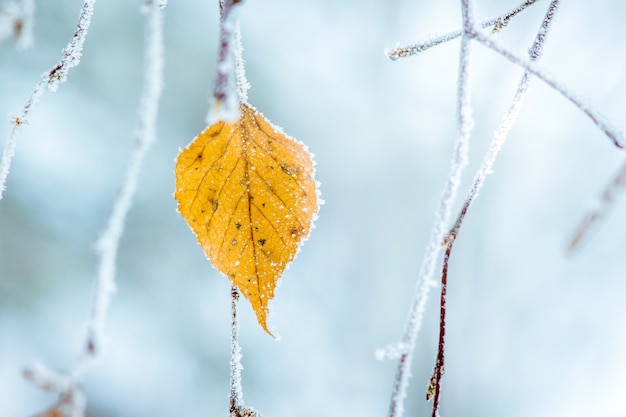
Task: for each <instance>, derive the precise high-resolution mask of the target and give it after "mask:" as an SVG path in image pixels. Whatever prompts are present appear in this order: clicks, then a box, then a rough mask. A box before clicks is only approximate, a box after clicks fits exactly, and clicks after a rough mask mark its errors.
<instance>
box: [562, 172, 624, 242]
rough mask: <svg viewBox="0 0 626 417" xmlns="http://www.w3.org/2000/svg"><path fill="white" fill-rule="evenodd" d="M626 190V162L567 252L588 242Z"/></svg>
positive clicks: (573, 239) (584, 222)
mask: <svg viewBox="0 0 626 417" xmlns="http://www.w3.org/2000/svg"><path fill="white" fill-rule="evenodd" d="M624 189H626V160H625V161H624V163H623V164H622V166H621V167H620V168H619V170H618V171H617V173H616V174H615V175H614V176H613V178H612V179H611V181H610V182H609V184H608V185H607V186H606V188H605V189H604V191H603V192H602V194H601V195H600V197H599V198H598V201H597V203H596V205H595V207H594V209H592V210H590V211H589V212H588V213H587V214H586V215H585V217H584V218H583V220H582V221H581V222H580V224H579V226H578V228H577V230H576V232H575V233H574V236H573V237H572V239H571V240H570V243H569V245H568V248H567V251H568V252H569V253H574V252H576V251H577V250H578V249H580V248H581V246H582V245H583V244H584V243H585V242H586V241H587V239H588V238H589V236H590V235H591V233H592V232H594V231H595V230H596V229H597V227H598V226H599V224H600V222H601V221H602V220H603V219H604V218H605V217H606V216H607V214H608V213H609V211H610V210H611V208H612V207H613V206H614V205H615V203H616V202H617V197H619V195H620V194H622V193H623V192H624Z"/></svg>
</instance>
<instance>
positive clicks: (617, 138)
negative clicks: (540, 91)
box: [471, 31, 626, 149]
mask: <svg viewBox="0 0 626 417" xmlns="http://www.w3.org/2000/svg"><path fill="white" fill-rule="evenodd" d="M471 36H472V38H473V39H476V40H477V41H478V42H480V43H482V44H483V45H484V46H486V47H487V48H489V49H491V50H493V51H495V52H497V53H498V54H500V55H502V56H503V57H505V58H506V59H508V60H509V61H511V62H512V63H514V64H517V65H519V66H521V67H522V68H524V69H525V70H526V71H527V72H529V73H530V74H532V75H534V76H536V77H537V78H539V79H541V80H542V81H544V82H545V83H546V84H548V85H549V86H550V87H552V88H553V89H554V90H556V91H557V92H558V93H560V94H561V95H562V96H563V97H565V98H566V99H568V100H569V101H570V102H571V103H572V104H574V105H575V106H576V107H578V108H579V109H580V110H581V111H582V112H583V113H585V114H586V115H587V116H588V117H589V118H590V119H591V120H592V121H593V123H595V125H596V126H597V127H598V128H599V129H600V130H602V132H604V134H605V135H606V136H607V137H608V138H609V139H610V140H611V142H613V145H615V146H616V147H618V148H620V149H622V148H624V143H625V142H626V141H625V140H624V135H623V133H622V132H621V131H619V130H617V129H615V128H614V127H613V126H611V125H610V123H609V122H608V120H606V118H605V117H604V116H603V115H601V114H600V113H598V112H597V111H595V110H594V109H593V108H592V106H590V105H589V104H588V103H587V102H586V101H585V100H583V99H582V98H580V97H578V96H577V95H576V94H574V93H573V92H572V91H571V90H569V89H568V88H567V87H565V86H564V85H563V84H561V83H560V82H559V81H557V79H556V78H554V77H552V76H550V75H548V74H547V73H545V72H544V71H543V70H542V69H541V68H539V67H538V66H537V65H536V64H534V63H533V62H532V61H531V60H529V59H525V58H523V57H521V56H519V55H517V54H516V53H515V52H513V51H511V50H509V49H508V48H506V47H505V46H504V45H502V44H501V43H499V42H497V41H496V40H495V39H492V38H491V37H489V36H487V35H485V34H484V33H481V32H479V31H475V32H474V33H472V34H471Z"/></svg>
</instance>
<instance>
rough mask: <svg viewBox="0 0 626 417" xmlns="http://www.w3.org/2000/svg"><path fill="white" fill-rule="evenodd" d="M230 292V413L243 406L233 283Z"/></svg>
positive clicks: (235, 291) (236, 299)
mask: <svg viewBox="0 0 626 417" xmlns="http://www.w3.org/2000/svg"><path fill="white" fill-rule="evenodd" d="M230 294H231V297H232V299H231V304H230V309H231V322H230V329H231V330H230V332H231V333H230V397H229V398H230V413H231V415H232V414H233V413H236V412H237V410H238V409H241V408H242V407H243V392H242V388H241V369H242V366H241V346H240V345H239V324H238V323H237V301H239V291H238V290H237V287H235V286H234V285H233V286H232V288H231V290H230Z"/></svg>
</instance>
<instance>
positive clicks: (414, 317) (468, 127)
mask: <svg viewBox="0 0 626 417" xmlns="http://www.w3.org/2000/svg"><path fill="white" fill-rule="evenodd" d="M461 8H462V15H463V30H464V34H463V36H462V38H461V48H460V56H459V76H458V86H457V121H458V128H459V138H458V139H457V141H456V143H455V146H454V152H453V159H452V164H451V167H450V172H449V174H448V179H447V181H446V184H445V186H444V190H443V193H442V196H441V199H440V201H439V207H438V209H437V212H436V213H435V221H434V224H433V228H432V231H431V235H430V239H429V241H428V245H427V247H426V251H425V253H424V258H423V260H422V266H421V269H420V272H419V276H418V279H417V284H416V288H415V292H414V295H413V298H412V301H411V306H410V310H409V314H408V318H407V322H406V324H405V328H404V334H403V337H402V340H401V342H400V344H401V346H403V347H404V351H403V352H402V353H401V355H400V358H399V359H398V367H397V370H396V377H395V381H394V386H393V390H392V395H391V404H390V407H389V416H390V417H401V416H402V415H403V414H404V400H405V398H406V392H407V388H408V382H409V378H410V375H411V372H410V367H411V363H412V359H413V352H414V351H415V342H416V340H417V335H418V334H419V331H420V330H421V327H422V322H423V317H424V311H425V309H426V302H427V301H428V296H429V294H430V290H431V289H432V288H433V287H435V286H436V285H437V282H436V281H435V280H434V279H433V274H434V271H435V263H436V262H437V259H438V257H439V254H440V252H441V249H442V246H441V244H442V242H443V239H444V237H445V235H446V231H447V228H448V224H449V222H450V214H451V209H452V204H453V203H454V200H455V198H456V195H457V190H458V187H459V183H460V180H461V174H462V172H463V169H464V168H465V166H466V165H467V153H468V148H469V138H470V135H471V132H472V128H473V119H472V107H471V103H470V38H469V36H468V33H471V31H472V30H473V25H474V23H473V22H474V19H473V16H474V13H473V0H461ZM392 346H393V347H394V348H396V349H397V346H398V344H395V345H392Z"/></svg>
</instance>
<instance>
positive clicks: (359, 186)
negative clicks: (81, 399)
mask: <svg viewBox="0 0 626 417" xmlns="http://www.w3.org/2000/svg"><path fill="white" fill-rule="evenodd" d="M4 3H6V1H5V2H3V4H4ZM35 3H36V7H37V11H36V16H35V33H34V39H35V44H34V47H33V48H31V49H29V50H26V51H23V52H19V51H16V49H15V47H14V45H13V44H12V43H11V42H4V43H3V44H1V45H0V114H1V115H2V117H3V118H5V119H4V120H8V119H7V116H6V115H8V114H9V113H11V112H13V113H17V112H18V111H19V109H20V108H21V106H22V105H23V104H24V102H25V100H26V99H27V97H28V95H29V94H30V92H31V91H32V89H33V87H34V86H35V84H36V83H37V82H38V81H39V79H40V75H41V74H42V73H43V72H44V71H47V70H48V69H49V68H51V67H52V66H53V65H54V64H56V63H57V62H58V60H59V58H60V56H61V50H62V48H63V47H65V45H66V44H67V42H68V40H69V39H70V37H71V36H72V34H73V32H74V28H75V23H76V20H77V17H78V12H79V10H80V7H81V6H82V1H80V0H65V1H63V2H49V1H36V2H35ZM137 3H138V2H136V1H133V0H116V1H107V2H98V3H97V4H96V9H95V14H94V18H93V23H92V27H91V30H90V32H89V36H88V38H87V43H86V45H85V50H84V56H83V59H82V62H81V64H80V66H78V67H77V68H75V69H73V70H72V71H71V72H70V75H69V79H68V82H67V83H66V84H64V85H62V86H61V88H60V89H59V91H58V92H57V93H54V94H46V95H45V96H44V98H43V100H42V102H41V103H40V104H39V106H38V107H37V108H36V109H35V111H34V113H33V114H32V118H31V123H30V124H29V125H28V126H26V127H25V128H24V129H23V130H22V134H21V136H20V138H19V143H18V146H17V154H16V157H15V159H14V161H13V165H12V168H11V174H10V176H9V180H8V184H7V187H8V188H7V191H6V193H5V198H4V199H3V201H2V202H0V416H1V417H24V416H32V415H33V414H35V413H37V412H39V411H41V410H43V409H44V408H46V407H48V406H49V405H50V404H52V403H53V402H54V401H55V399H56V398H55V395H53V394H50V393H45V392H42V391H40V390H39V389H38V388H36V387H34V386H33V385H31V384H29V383H28V382H26V381H25V380H24V379H23V378H22V376H21V369H22V368H23V366H24V365H26V364H28V363H30V362H31V361H33V360H40V361H42V362H43V363H45V364H47V365H48V366H50V367H51V368H53V369H57V370H60V371H63V370H68V369H69V368H71V366H72V365H73V363H74V361H75V359H76V357H77V355H78V354H79V352H80V349H81V347H82V343H83V337H84V326H85V321H86V319H87V316H88V313H89V309H90V302H91V298H92V286H93V281H94V278H95V271H96V266H97V258H96V256H95V250H94V242H95V241H96V240H97V239H98V237H99V236H100V234H101V232H102V231H103V229H104V227H105V224H106V220H107V218H108V215H109V212H110V210H111V206H112V203H113V201H114V198H115V195H116V192H117V190H118V188H119V186H120V182H121V180H122V177H123V173H124V169H125V165H126V163H127V161H128V157H129V155H130V152H131V149H132V146H133V144H132V140H133V132H134V128H135V124H136V120H137V114H136V113H137V110H136V108H137V104H138V100H139V94H140V89H141V82H142V80H141V76H142V62H143V51H142V47H143V20H142V19H143V17H142V15H141V14H140V13H139V9H138V7H137ZM169 3H170V4H169V5H168V6H167V8H166V10H165V19H166V20H165V43H166V45H165V46H166V56H165V59H166V68H165V89H164V93H163V100H162V103H161V107H160V116H159V125H158V129H159V131H158V142H157V143H156V144H155V145H154V147H153V148H152V149H151V151H150V153H149V155H148V156H147V159H146V160H145V166H144V170H143V172H142V174H141V177H140V184H139V191H138V193H137V196H136V199H135V205H134V207H133V209H132V211H131V213H130V215H129V218H128V223H127V227H126V233H125V235H124V238H123V241H122V243H121V248H120V254H119V264H118V267H119V269H118V276H117V279H118V292H117V295H116V296H115V298H114V299H113V303H112V306H111V312H110V315H109V317H108V321H107V324H106V336H107V342H106V345H105V352H104V355H103V357H102V359H101V361H100V363H99V365H98V366H96V367H95V368H94V369H93V370H92V371H91V372H90V373H89V374H88V376H87V377H86V379H85V382H84V389H85V392H86V394H87V398H88V412H87V414H88V416H90V417H104V416H106V417H126V416H129V417H130V416H132V417H142V416H150V417H171V416H189V417H193V416H226V415H227V409H228V390H229V387H228V378H229V332H230V326H229V323H230V318H229V317H230V295H229V294H230V285H229V283H228V281H227V279H226V278H224V277H223V276H221V275H220V274H219V273H218V272H217V271H216V270H215V269H213V268H212V267H211V265H210V264H209V263H208V261H207V260H206V259H205V257H204V255H203V253H202V251H201V250H200V247H199V246H198V245H197V244H196V241H195V237H194V235H193V233H192V232H191V231H190V229H189V227H188V226H187V225H186V223H185V222H184V221H183V219H182V218H181V217H180V215H179V214H178V213H177V212H176V204H175V201H174V199H173V197H172V195H173V192H174V177H173V168H174V158H175V157H176V155H177V153H178V150H179V149H180V148H181V147H184V146H186V145H187V144H188V143H189V142H190V141H191V139H192V138H193V137H194V136H196V135H197V134H198V133H199V132H200V131H201V130H202V129H203V128H204V127H205V122H204V120H205V115H206V111H207V108H208V102H207V98H208V97H209V94H210V90H211V88H212V83H213V81H214V66H215V62H216V50H217V44H218V42H217V22H218V12H217V1H214V2H182V1H173V0H171V1H170V2H169ZM517 4H518V0H506V1H504V0H498V1H495V0H493V1H490V0H478V1H477V6H478V14H479V16H480V17H481V18H484V17H492V16H497V15H499V14H501V13H503V12H505V11H508V10H509V9H511V8H513V7H514V6H516V5H517ZM547 6H548V2H547V1H540V2H538V4H536V5H535V6H533V7H531V8H530V9H528V10H527V11H525V12H523V13H522V14H521V15H520V16H518V17H516V18H515V19H514V20H513V21H512V23H511V24H510V26H509V27H508V28H506V29H505V30H503V31H502V32H501V33H500V34H499V35H497V37H498V38H499V39H500V40H501V41H502V42H504V43H506V44H507V45H509V46H510V47H511V48H512V49H514V50H516V51H518V52H520V53H525V51H526V50H527V48H528V47H529V45H530V44H531V42H532V40H533V38H534V36H535V33H536V30H537V28H538V27H539V24H540V22H541V19H542V17H543V15H544V13H545V9H546V8H547ZM240 18H241V27H242V36H243V44H244V58H245V60H246V72H247V76H248V79H249V81H250V83H251V85H252V89H251V90H250V91H249V98H250V102H251V103H252V105H254V106H256V107H257V108H259V109H260V110H261V111H262V112H263V113H264V114H265V115H266V116H267V117H268V118H269V119H270V120H271V121H272V122H273V123H274V124H276V125H278V126H281V127H283V128H284V130H285V131H286V132H287V133H289V134H290V135H292V136H294V137H296V138H298V139H299V140H301V141H303V142H305V143H306V144H307V145H308V146H309V147H310V149H311V151H312V152H313V153H314V154H315V159H316V161H317V179H318V180H319V181H320V182H321V184H322V186H321V187H322V188H321V189H322V197H323V198H324V199H325V201H326V204H325V205H324V206H322V209H321V212H320V218H319V220H318V221H317V222H316V228H315V230H313V233H312V235H311V237H310V239H309V240H308V241H307V242H306V243H305V244H304V247H303V248H302V251H301V252H300V254H299V255H298V257H297V259H296V261H295V262H294V263H293V264H292V265H291V266H290V268H289V269H288V270H287V271H286V273H285V274H284V276H283V279H282V280H281V287H280V289H279V290H278V293H277V297H276V299H275V302H274V306H273V307H274V308H273V317H272V319H271V320H272V322H273V325H274V326H275V328H276V329H277V330H278V333H279V334H280V336H281V340H280V341H276V340H274V339H272V338H270V337H269V336H267V335H266V334H265V333H264V332H263V331H262V329H261V328H260V327H259V326H258V325H257V324H256V320H255V318H254V315H253V313H252V311H251V309H250V307H249V305H248V304H247V303H242V304H241V306H242V307H241V317H242V319H241V340H240V341H241V345H242V348H243V355H244V357H243V365H244V367H245V369H244V372H243V387H244V400H245V401H246V404H247V405H251V406H254V407H255V408H256V409H258V410H259V411H261V412H262V413H264V415H265V416H266V417H284V416H298V417H314V416H315V417H317V416H368V417H369V416H372V417H374V416H385V415H386V413H387V408H388V404H389V398H390V393H391V387H392V382H393V377H394V373H395V367H396V364H395V362H378V361H376V360H375V358H374V351H375V350H376V349H377V348H380V347H383V346H385V345H386V344H388V343H390V342H394V341H397V340H398V339H399V338H400V337H401V333H402V329H403V326H404V322H405V318H406V314H407V310H408V306H409V301H410V298H411V294H412V291H413V288H414V286H415V278H416V276H417V273H418V270H419V268H420V262H421V258H422V254H423V251H424V248H425V245H426V242H427V239H428V235H429V233H430V228H431V225H432V221H433V217H434V216H433V214H434V211H435V208H436V206H437V202H438V199H439V196H440V192H441V189H442V187H443V184H444V181H445V177H446V175H447V172H448V169H449V162H450V159H451V151H452V146H453V141H454V140H455V138H456V133H455V126H456V121H455V100H456V91H455V89H456V76H457V60H458V46H459V42H458V40H457V41H453V42H450V43H447V44H444V45H441V46H439V47H437V48H435V49H432V50H429V51H427V52H425V53H423V54H422V55H420V56H418V57H411V58H408V59H404V60H400V61H397V62H392V61H390V60H389V59H387V58H386V57H385V56H384V54H383V50H384V48H386V47H392V46H394V45H395V44H396V42H401V43H410V42H415V41H419V40H423V39H425V38H427V37H429V36H431V35H435V34H439V33H442V32H447V31H449V30H454V29H457V28H459V27H460V11H459V5H458V2H457V1H452V0H442V1H437V2H415V1H399V0H384V1H383V0H361V1H355V0H347V1H342V2H335V1H329V0H325V1H320V0H315V1H313V0H301V1H297V2H293V1H284V0H267V1H263V2H260V1H246V2H245V4H244V6H243V7H242V8H241V13H240ZM625 18H626V6H624V3H623V2H620V1H617V0H614V1H608V0H599V1H595V2H563V5H562V7H561V9H560V10H559V12H558V15H557V20H556V22H555V24H554V26H553V29H552V32H551V33H550V35H549V37H548V41H547V44H546V48H545V55H544V58H543V59H542V61H541V65H542V66H543V67H544V68H546V70H547V71H548V72H549V73H550V74H552V75H554V76H556V77H558V78H559V79H560V80H561V81H562V82H563V83H565V84H566V85H568V86H570V88H571V89H572V90H574V91H576V92H578V93H579V94H581V95H582V96H584V97H587V98H588V99H589V100H590V102H591V103H593V105H594V106H595V107H596V108H597V109H598V110H599V111H601V112H602V113H603V114H605V115H606V116H607V117H608V118H609V119H610V120H612V121H613V122H614V123H615V124H616V125H617V126H620V127H626V126H625V120H626V117H625V116H626V53H624V43H623V40H624V38H625V36H626V26H624V24H623V22H624V19H625ZM473 51H474V55H473V72H472V88H473V105H474V112H475V122H476V127H475V130H474V135H473V138H472V142H471V154H470V166H469V167H468V169H467V171H466V176H465V180H464V181H463V184H462V185H461V190H460V193H461V198H460V199H459V201H458V202H457V206H456V207H457V208H455V213H456V210H458V207H460V204H461V202H462V197H463V195H464V194H465V192H466V190H467V189H468V187H469V184H470V182H471V178H472V177H473V172H474V171H475V169H476V168H477V167H478V165H479V163H480V161H481V159H482V155H483V153H484V152H485V150H486V149H487V147H488V143H489V141H490V140H491V137H492V134H493V131H494V130H495V129H496V127H497V124H498V122H499V120H500V118H501V117H502V115H503V114H504V112H505V111H506V109H507V108H508V106H509V104H510V100H511V98H512V96H513V93H514V91H515V88H516V85H517V82H518V80H519V78H520V77H521V74H522V70H520V69H519V68H516V67H514V66H512V65H511V64H509V63H508V62H507V61H505V60H504V59H502V58H500V57H499V56H496V55H495V54H494V53H492V52H490V51H488V50H486V49H484V48H483V47H482V46H479V45H475V47H474V49H473ZM9 128H10V126H9V124H8V122H7V123H5V124H4V128H2V136H3V137H2V139H0V143H2V144H4V141H5V140H6V139H5V138H6V136H7V135H8V132H9ZM623 160H624V155H623V153H621V152H620V151H618V150H617V149H615V148H614V147H613V146H612V145H611V144H610V142H609V141H608V140H607V139H606V138H605V137H604V136H603V135H602V133H601V132H600V131H599V130H598V129H597V128H596V127H595V126H594V125H593V124H592V123H591V122H590V121H589V120H588V119H587V118H586V117H585V116H584V115H583V114H582V113H581V112H580V111H579V110H578V109H576V108H575V107H574V106H573V105H572V104H570V103H569V102H568V101H566V100H565V99H564V98H563V97H561V96H560V95H559V94H557V93H555V92H554V91H552V90H551V89H550V88H548V87H546V86H545V85H544V84H543V83H542V82H540V81H537V80H535V82H533V83H532V84H531V88H530V90H529V93H528V96H527V98H526V101H525V105H524V107H523V109H522V112H521V114H520V117H519V120H518V123H517V125H516V126H515V128H514V129H513V131H512V132H511V134H510V137H509V141H508V142H507V143H506V145H505V147H504V149H503V151H502V153H501V155H500V158H499V160H498V162H497V163H496V165H495V174H494V175H492V176H490V177H489V178H488V180H487V183H486V185H485V188H484V189H483V191H482V194H481V195H480V197H479V199H478V200H477V201H476V203H475V205H474V206H473V208H472V210H471V212H470V213H469V215H468V217H467V218H466V221H465V224H464V227H463V229H462V230H461V233H460V235H459V238H458V241H457V245H456V246H455V251H454V253H453V259H452V261H451V266H450V275H449V288H448V294H449V296H448V297H449V298H448V320H449V322H448V330H447V364H446V374H445V378H444V382H443V383H444V388H443V389H444V390H443V394H442V406H441V415H443V416H459V415H463V416H481V417H485V416H503V415H506V416H510V417H517V416H519V417H522V416H531V415H532V416H534V417H541V416H546V417H547V416H551V417H554V416H568V417H575V416H589V415H602V416H605V417H612V416H615V417H617V416H624V415H626V396H625V395H624V392H626V357H625V356H624V352H626V320H624V317H626V302H624V299H625V296H626V280H625V279H624V278H626V199H624V198H622V199H621V202H620V203H619V204H618V205H616V206H615V208H614V209H613V210H612V212H611V214H610V216H609V217H608V218H607V219H606V221H605V222H604V223H603V224H602V227H601V228H599V230H598V231H597V233H595V235H594V237H593V239H592V240H591V241H590V242H589V244H588V245H586V246H585V247H584V248H583V250H582V251H580V252H579V253H578V254H576V255H575V256H566V255H565V247H566V245H567V239H568V238H569V236H570V235H571V234H572V233H573V231H574V229H575V227H576V225H577V224H578V222H579V220H580V219H581V217H582V216H583V214H584V213H585V212H586V210H587V209H588V208H590V207H592V205H593V203H594V201H595V199H596V197H597V196H598V195H599V194H600V192H601V190H602V189H603V187H604V186H605V184H606V183H607V182H608V180H609V179H610V178H611V176H612V175H613V173H614V172H615V171H616V170H617V169H618V167H619V166H620V165H621V164H622V161H623ZM437 332H438V291H437V290H435V291H434V292H433V293H432V297H431V299H430V301H429V304H428V308H427V313H426V317H425V322H424V328H423V331H422V332H421V334H420V337H419V340H418V342H417V349H416V353H415V360H414V364H413V378H412V380H411V385H410V387H409V398H408V400H407V404H406V406H407V415H408V416H417V415H420V416H422V415H430V412H429V410H430V406H431V405H430V404H429V403H426V402H425V400H424V393H425V388H426V385H427V382H428V378H429V377H430V374H431V372H432V368H433V365H434V361H435V350H436V345H437V342H436V341H437Z"/></svg>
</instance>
